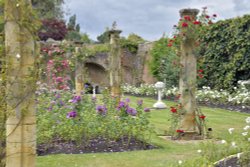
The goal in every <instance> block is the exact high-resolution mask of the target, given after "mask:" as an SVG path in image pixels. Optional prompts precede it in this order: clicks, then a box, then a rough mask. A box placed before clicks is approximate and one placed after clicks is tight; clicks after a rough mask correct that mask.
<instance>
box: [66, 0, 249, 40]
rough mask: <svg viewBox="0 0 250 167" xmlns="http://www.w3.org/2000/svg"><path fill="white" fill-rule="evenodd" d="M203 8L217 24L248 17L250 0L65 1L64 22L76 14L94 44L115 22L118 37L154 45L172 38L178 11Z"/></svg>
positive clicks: (82, 28) (83, 29) (82, 29)
mask: <svg viewBox="0 0 250 167" xmlns="http://www.w3.org/2000/svg"><path fill="white" fill-rule="evenodd" d="M205 6H206V7H207V8H208V12H209V13H208V14H211V15H212V14H217V15H218V17H217V20H224V19H228V18H233V17H237V16H243V15H244V14H250V0H65V9H66V11H67V12H66V13H68V15H66V17H65V18H66V20H68V17H69V16H70V15H73V14H76V22H77V23H79V24H80V27H81V32H82V33H87V34H88V35H89V36H90V38H91V39H93V40H96V37H97V36H98V35H100V34H102V33H103V32H104V31H105V29H106V28H107V27H111V26H112V23H113V22H114V21H116V22H117V28H118V29H120V30H122V34H121V36H125V37H126V36H127V35H128V34H130V33H135V34H137V35H139V36H141V37H143V38H144V39H146V40H148V41H154V40H158V39H159V38H161V37H162V35H163V33H165V34H166V35H167V36H170V35H171V33H172V32H173V31H172V30H173V29H172V28H173V25H175V24H176V23H177V22H178V20H179V17H180V16H179V10H180V9H183V8H197V9H200V10H201V9H202V7H205Z"/></svg>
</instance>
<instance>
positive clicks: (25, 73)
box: [5, 0, 36, 167]
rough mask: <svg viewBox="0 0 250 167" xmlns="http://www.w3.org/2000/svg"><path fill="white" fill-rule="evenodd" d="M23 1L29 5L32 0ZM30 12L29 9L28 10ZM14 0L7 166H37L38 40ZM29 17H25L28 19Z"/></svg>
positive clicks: (8, 38)
mask: <svg viewBox="0 0 250 167" xmlns="http://www.w3.org/2000/svg"><path fill="white" fill-rule="evenodd" d="M19 3H20V4H22V5H24V6H25V7H28V6H29V5H31V3H30V1H29V0H21V1H20V2H19ZM26 12H28V11H26ZM20 13H21V12H19V10H18V9H17V8H16V5H13V2H12V1H9V0H5V30H6V31H5V47H6V64H7V76H8V77H7V89H6V95H7V100H6V102H7V116H8V118H7V122H6V167H35V159H36V126H35V125H36V120H35V106H34V104H35V98H34V88H35V80H34V79H35V77H36V76H35V75H34V74H35V73H33V72H34V65H35V53H36V50H35V48H34V47H35V42H34V40H33V37H32V34H31V33H30V31H29V30H27V29H26V27H23V26H22V24H19V23H18V22H17V21H18V20H22V19H24V18H22V17H23V15H20ZM25 19H26V18H25Z"/></svg>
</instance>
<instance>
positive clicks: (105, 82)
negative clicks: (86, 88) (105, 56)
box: [84, 62, 109, 92]
mask: <svg viewBox="0 0 250 167" xmlns="http://www.w3.org/2000/svg"><path fill="white" fill-rule="evenodd" d="M84 67H85V68H86V74H85V76H86V83H89V84H91V86H92V87H93V86H94V87H96V88H98V92H101V90H102V89H103V88H104V87H108V86H109V76H108V71H107V70H106V69H105V68H104V67H103V66H101V65H99V64H96V63H93V62H86V63H85V64H84Z"/></svg>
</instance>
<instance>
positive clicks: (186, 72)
mask: <svg viewBox="0 0 250 167" xmlns="http://www.w3.org/2000/svg"><path fill="white" fill-rule="evenodd" d="M198 12H199V10H197V9H182V10H180V15H181V17H182V18H183V17H184V16H190V18H196V15H197V14H198ZM183 19H184V18H183ZM194 43H195V41H194V39H186V40H184V41H182V42H181V57H180V64H181V69H180V81H179V89H180V94H181V98H180V101H181V104H182V106H183V110H184V111H185V114H184V116H183V118H182V120H181V125H180V129H182V130H184V132H187V131H189V132H190V134H191V135H188V136H189V137H191V136H192V134H193V135H194V134H195V133H198V128H197V123H196V121H195V116H196V115H195V112H196V109H197V106H196V99H195V90H196V77H197V67H196V66H197V65H196V62H197V60H196V55H194V49H195V48H194ZM192 132H193V133H192Z"/></svg>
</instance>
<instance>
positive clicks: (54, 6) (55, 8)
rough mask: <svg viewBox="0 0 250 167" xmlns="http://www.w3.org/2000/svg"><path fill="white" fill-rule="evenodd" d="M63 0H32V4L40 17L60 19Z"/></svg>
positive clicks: (62, 12)
mask: <svg viewBox="0 0 250 167" xmlns="http://www.w3.org/2000/svg"><path fill="white" fill-rule="evenodd" d="M63 4H64V0H42V1H41V0H32V6H33V8H34V10H35V11H36V12H37V14H38V16H39V18H42V19H52V18H53V19H62V18H63V14H64V11H63V7H62V5H63Z"/></svg>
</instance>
